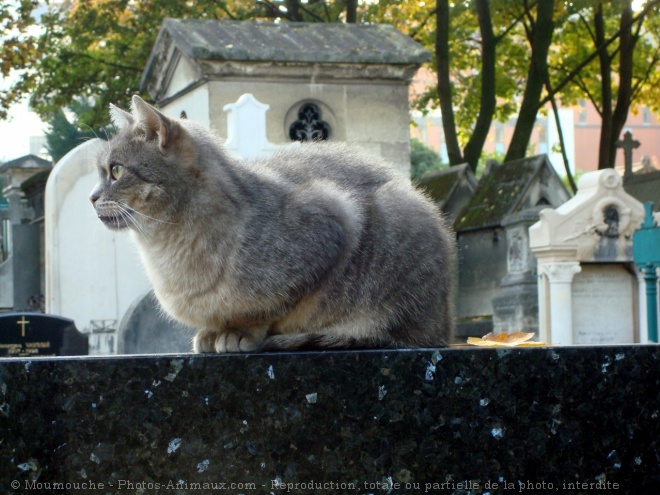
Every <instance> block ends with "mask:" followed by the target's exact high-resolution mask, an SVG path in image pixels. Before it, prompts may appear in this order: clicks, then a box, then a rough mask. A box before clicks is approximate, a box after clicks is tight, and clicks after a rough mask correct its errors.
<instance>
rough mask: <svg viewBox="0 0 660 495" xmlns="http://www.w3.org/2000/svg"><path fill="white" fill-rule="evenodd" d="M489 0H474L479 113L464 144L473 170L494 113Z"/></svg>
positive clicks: (494, 42)
mask: <svg viewBox="0 0 660 495" xmlns="http://www.w3.org/2000/svg"><path fill="white" fill-rule="evenodd" d="M488 1H489V0H476V2H475V4H476V9H477V18H478V19H479V30H480V31H481V98H480V102H479V115H478V117H477V121H476V123H475V126H474V130H473V131H472V135H471V136H470V139H469V141H468V142H467V144H466V145H465V149H464V150H463V151H464V157H465V161H466V162H467V163H468V164H469V165H470V168H471V169H472V171H473V172H476V170H477V164H478V163H479V158H480V157H481V151H482V150H483V148H484V143H485V142H486V138H487V137H488V131H489V130H490V125H491V123H492V122H493V115H494V114H495V105H496V104H497V101H496V88H495V45H496V44H497V41H496V39H495V35H494V34H493V24H492V20H491V16H490V8H489V6H488Z"/></svg>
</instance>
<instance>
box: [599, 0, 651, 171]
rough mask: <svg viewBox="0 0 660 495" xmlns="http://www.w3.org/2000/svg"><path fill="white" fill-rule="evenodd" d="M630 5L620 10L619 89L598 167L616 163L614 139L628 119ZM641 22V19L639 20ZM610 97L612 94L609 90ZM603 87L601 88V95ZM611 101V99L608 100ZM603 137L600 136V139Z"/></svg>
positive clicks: (631, 40)
mask: <svg viewBox="0 0 660 495" xmlns="http://www.w3.org/2000/svg"><path fill="white" fill-rule="evenodd" d="M632 17H633V12H632V7H631V2H630V0H628V1H627V2H625V3H624V5H623V9H622V11H621V24H620V26H621V37H620V39H619V90H618V93H617V97H616V107H615V108H614V111H612V110H611V105H612V103H610V112H611V117H610V119H611V121H610V123H609V128H610V132H611V137H610V140H609V141H608V142H607V143H606V144H607V145H608V147H607V149H606V152H607V154H606V155H605V156H602V155H600V156H599V158H598V168H599V169H600V168H614V165H615V163H616V151H617V148H616V144H615V143H616V141H617V140H618V139H619V137H620V135H621V131H622V130H623V126H624V125H625V124H626V120H627V119H628V111H629V110H630V103H631V99H632V79H633V52H634V51H635V44H636V41H637V40H636V38H635V37H634V36H633V32H632V31H633V27H632V22H631V21H632ZM640 22H641V21H640ZM609 93H610V97H611V94H612V91H611V89H610V90H609ZM604 94H605V88H603V95H604ZM610 102H611V100H610ZM603 124H605V116H604V115H603ZM602 139H603V137H602V136H601V141H602Z"/></svg>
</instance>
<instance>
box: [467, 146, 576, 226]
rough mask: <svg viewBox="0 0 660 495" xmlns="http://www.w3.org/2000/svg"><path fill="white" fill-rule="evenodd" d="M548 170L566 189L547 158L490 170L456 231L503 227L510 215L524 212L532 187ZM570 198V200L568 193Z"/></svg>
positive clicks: (515, 162)
mask: <svg viewBox="0 0 660 495" xmlns="http://www.w3.org/2000/svg"><path fill="white" fill-rule="evenodd" d="M544 168H545V169H546V170H547V171H548V173H549V174H550V176H554V177H555V179H556V183H557V185H558V187H562V188H564V189H565V187H564V186H563V184H562V183H561V181H560V180H559V178H558V177H557V174H556V172H555V171H554V168H553V167H552V165H551V164H550V161H549V160H548V157H547V156H546V155H538V156H534V157H530V158H521V159H519V160H513V161H510V162H506V163H502V164H500V165H492V166H490V168H489V169H488V170H487V171H486V173H484V175H483V176H482V177H481V180H480V181H479V184H478V185H477V190H476V191H475V193H474V196H473V197H472V200H471V201H470V204H469V205H468V206H467V208H466V209H465V213H464V214H463V216H462V217H461V218H460V219H459V220H458V221H457V222H456V230H475V229H481V228H489V227H496V226H498V225H501V224H502V221H503V220H504V218H505V217H506V216H507V215H510V214H512V213H515V212H516V211H517V210H518V209H520V207H521V205H522V204H523V200H524V198H525V196H526V195H527V193H528V191H529V190H530V186H531V184H532V183H533V182H534V180H535V179H536V178H537V177H538V176H539V175H540V174H541V171H542V170H543V169H544ZM548 177H549V176H548ZM544 180H545V179H544ZM566 195H567V196H566V197H567V198H568V193H566ZM530 206H536V205H530ZM549 206H552V205H549ZM557 206H558V205H557Z"/></svg>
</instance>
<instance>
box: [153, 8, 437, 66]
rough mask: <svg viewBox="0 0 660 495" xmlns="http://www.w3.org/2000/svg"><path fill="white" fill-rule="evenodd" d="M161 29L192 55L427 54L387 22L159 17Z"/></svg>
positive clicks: (399, 57) (417, 57)
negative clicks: (362, 22)
mask: <svg viewBox="0 0 660 495" xmlns="http://www.w3.org/2000/svg"><path fill="white" fill-rule="evenodd" d="M163 31H166V32H167V33H168V34H169V35H170V36H171V38H172V40H173V41H174V43H176V45H177V46H178V47H179V48H180V49H181V50H182V51H183V52H184V53H185V54H186V55H187V56H188V57H190V58H192V59H205V60H234V61H268V62H272V61H274V62H278V61H279V62H328V63H333V62H334V63H355V64H411V63H415V64H421V63H423V62H426V61H428V60H430V58H431V54H430V52H429V51H428V50H426V49H425V48H424V47H423V46H422V45H420V44H419V43H417V42H416V41H414V40H413V39H412V38H410V37H408V36H406V35H405V34H403V33H401V32H400V31H398V30H397V29H396V28H394V27H393V26H390V25H387V24H344V23H337V22H335V23H316V22H282V23H275V22H249V21H216V20H196V19H165V20H164V21H163V25H162V28H161V33H160V35H159V36H162V35H163Z"/></svg>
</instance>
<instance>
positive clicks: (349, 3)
mask: <svg viewBox="0 0 660 495" xmlns="http://www.w3.org/2000/svg"><path fill="white" fill-rule="evenodd" d="M357 4H358V3H357V0H346V22H350V23H354V22H357Z"/></svg>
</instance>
